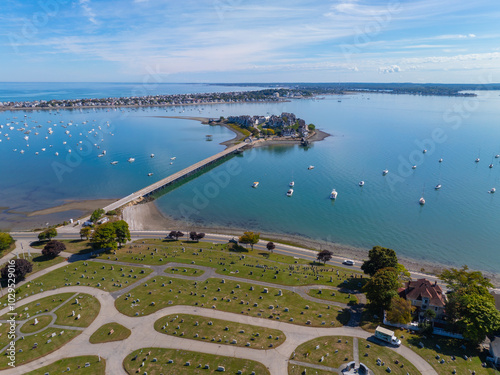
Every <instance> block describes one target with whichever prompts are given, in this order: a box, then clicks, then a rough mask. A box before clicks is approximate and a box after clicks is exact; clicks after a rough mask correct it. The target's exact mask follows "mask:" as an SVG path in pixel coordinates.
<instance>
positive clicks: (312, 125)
mask: <svg viewBox="0 0 500 375" xmlns="http://www.w3.org/2000/svg"><path fill="white" fill-rule="evenodd" d="M307 128H308V129H309V130H310V131H313V130H314V129H316V125H314V124H309V125H307Z"/></svg>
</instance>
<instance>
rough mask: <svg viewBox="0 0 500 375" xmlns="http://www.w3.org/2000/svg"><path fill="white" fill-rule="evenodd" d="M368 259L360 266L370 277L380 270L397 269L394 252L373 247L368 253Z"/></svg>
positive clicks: (396, 259)
mask: <svg viewBox="0 0 500 375" xmlns="http://www.w3.org/2000/svg"><path fill="white" fill-rule="evenodd" d="M368 258H369V259H368V260H366V261H365V262H364V263H363V264H362V265H361V269H362V270H363V271H364V273H367V274H369V275H370V276H373V275H375V273H376V272H377V271H378V270H380V269H382V268H387V267H391V268H397V266H398V257H397V256H396V252H395V251H394V250H392V249H387V248H385V247H380V246H374V247H373V248H372V249H371V250H370V252H369V253H368Z"/></svg>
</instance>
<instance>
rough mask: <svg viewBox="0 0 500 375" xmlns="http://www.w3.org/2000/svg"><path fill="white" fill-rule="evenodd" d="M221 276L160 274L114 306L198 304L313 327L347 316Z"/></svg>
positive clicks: (134, 311) (132, 309)
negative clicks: (202, 278)
mask: <svg viewBox="0 0 500 375" xmlns="http://www.w3.org/2000/svg"><path fill="white" fill-rule="evenodd" d="M222 280H223V279H218V278H217V279H214V278H212V279H208V280H206V281H200V282H196V281H191V280H182V279H175V278H171V279H169V278H168V277H166V276H160V277H157V278H156V279H154V280H148V282H147V283H144V284H140V285H138V286H137V287H135V288H134V289H132V290H131V291H130V293H127V294H126V295H122V296H120V297H119V298H118V299H117V300H116V302H115V306H116V308H117V309H118V311H120V312H121V313H123V314H125V315H127V316H143V315H149V314H152V313H154V312H156V311H158V310H160V309H162V308H165V307H168V306H173V305H186V306H198V307H205V308H216V309H218V310H221V311H227V312H232V313H236V314H241V315H248V316H254V317H261V318H269V319H276V320H282V321H285V322H288V323H294V324H300V325H306V324H307V325H310V326H313V327H321V326H326V327H339V326H342V325H344V324H347V322H348V321H349V318H350V313H349V311H348V310H347V309H346V310H339V308H338V307H336V306H332V307H330V306H328V305H327V304H322V303H317V302H311V301H307V300H305V299H303V298H302V297H301V296H299V295H298V294H296V293H293V292H290V291H288V290H285V291H284V292H283V295H282V296H279V289H278V288H267V289H268V293H265V292H264V291H265V288H264V287H262V286H254V285H252V284H248V283H238V282H235V281H229V280H228V281H225V282H223V281H222ZM162 285H163V286H162ZM205 288H206V289H205ZM252 288H253V290H251V289H252ZM219 289H220V291H219ZM213 306H214V307H213Z"/></svg>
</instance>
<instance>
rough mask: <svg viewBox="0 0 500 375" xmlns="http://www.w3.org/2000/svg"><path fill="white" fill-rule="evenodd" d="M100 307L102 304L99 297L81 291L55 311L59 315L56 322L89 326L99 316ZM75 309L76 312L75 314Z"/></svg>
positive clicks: (75, 325) (74, 325)
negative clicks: (78, 317)
mask: <svg viewBox="0 0 500 375" xmlns="http://www.w3.org/2000/svg"><path fill="white" fill-rule="evenodd" d="M76 299H78V305H77V304H76ZM100 309H101V304H100V303H99V301H98V300H97V298H95V297H93V296H91V295H89V294H83V293H80V294H78V295H77V296H76V297H72V298H71V300H70V301H68V302H66V303H65V304H64V305H62V306H61V307H60V308H58V309H57V310H56V311H55V313H56V315H57V319H56V324H58V325H62V326H73V327H88V326H89V325H90V323H92V322H93V321H94V319H95V318H97V315H99V310H100ZM73 311H74V312H75V315H74V316H73ZM78 314H80V319H78V320H77V316H78Z"/></svg>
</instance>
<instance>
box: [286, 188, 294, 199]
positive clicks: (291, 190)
mask: <svg viewBox="0 0 500 375" xmlns="http://www.w3.org/2000/svg"><path fill="white" fill-rule="evenodd" d="M292 194H293V189H288V191H287V192H286V196H287V197H291V196H292Z"/></svg>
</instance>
